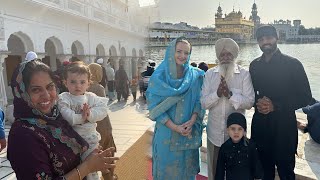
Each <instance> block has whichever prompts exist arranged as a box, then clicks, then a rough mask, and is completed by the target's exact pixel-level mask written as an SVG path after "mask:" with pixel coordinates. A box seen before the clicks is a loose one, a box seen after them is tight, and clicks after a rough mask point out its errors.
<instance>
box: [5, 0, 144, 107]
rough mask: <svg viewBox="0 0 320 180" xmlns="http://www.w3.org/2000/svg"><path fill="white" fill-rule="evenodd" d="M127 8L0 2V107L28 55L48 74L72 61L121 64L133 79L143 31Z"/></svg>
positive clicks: (100, 2) (104, 0)
mask: <svg viewBox="0 0 320 180" xmlns="http://www.w3.org/2000/svg"><path fill="white" fill-rule="evenodd" d="M135 1H136V2H138V0H135ZM129 8H130V7H129V6H128V0H1V1H0V107H5V106H6V105H7V100H8V99H10V98H12V94H11V88H10V86H9V85H10V81H11V75H12V73H13V71H14V68H15V67H16V65H17V64H18V63H20V62H21V60H22V59H24V58H25V54H26V53H27V52H28V51H35V52H36V53H37V54H38V57H39V58H41V59H42V60H43V62H45V63H46V64H48V65H49V66H50V67H51V68H52V70H56V69H57V68H58V67H59V66H60V65H61V62H63V61H64V60H66V59H69V58H71V57H72V56H76V57H78V58H80V59H82V60H83V61H85V62H86V63H90V62H94V61H95V60H96V59H97V58H103V59H104V62H105V63H106V61H107V60H108V59H109V58H111V59H112V63H113V65H114V67H115V69H118V68H119V63H120V62H121V63H123V64H124V66H125V69H126V71H127V73H128V76H129V77H130V78H132V77H133V76H135V75H137V73H138V64H139V63H140V62H138V61H139V60H140V61H141V60H142V59H143V57H144V55H145V50H144V45H145V42H144V40H145V37H146V36H147V29H146V27H144V26H140V25H139V24H137V23H136V22H135V21H134V16H132V15H131V14H130V9H129ZM135 8H136V7H135ZM135 11H136V9H135ZM137 22H138V21H137Z"/></svg>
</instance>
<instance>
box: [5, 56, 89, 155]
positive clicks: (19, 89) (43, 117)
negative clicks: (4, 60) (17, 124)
mask: <svg viewBox="0 0 320 180" xmlns="http://www.w3.org/2000/svg"><path fill="white" fill-rule="evenodd" d="M37 67H43V69H41V68H39V69H37ZM26 68H29V69H33V70H35V69H37V70H38V71H44V72H48V73H49V74H50V75H51V77H52V78H53V73H52V72H51V70H50V68H49V67H47V65H46V64H44V63H43V62H41V61H38V60H31V61H24V62H22V63H20V64H19V66H18V67H17V68H16V70H15V72H14V73H13V76H12V79H11V88H12V94H13V96H14V99H13V105H14V113H13V114H14V117H15V119H16V121H24V122H28V123H29V124H32V125H33V126H37V127H39V128H42V129H46V130H47V131H48V132H50V133H51V134H52V136H53V137H54V138H56V139H59V140H60V142H62V143H64V144H66V145H67V146H68V147H70V148H71V149H72V151H73V152H74V153H75V154H78V153H82V152H84V151H85V150H86V149H87V148H88V147H89V145H88V143H87V142H86V141H85V140H84V139H83V138H82V137H81V136H80V135H79V134H78V133H77V132H75V131H74V130H73V128H72V127H71V126H70V125H69V124H68V122H67V121H65V120H64V119H63V117H62V116H61V114H60V113H59V110H58V108H57V106H56V105H54V106H53V107H52V111H51V113H50V114H43V113H42V112H41V111H39V110H38V109H36V108H35V107H34V106H33V105H32V102H31V99H30V96H29V94H28V92H27V87H26V85H25V84H26V82H24V81H25V80H26V79H28V78H26V77H27V76H32V74H28V75H27V74H24V70H25V69H26ZM44 69H45V70H44Z"/></svg>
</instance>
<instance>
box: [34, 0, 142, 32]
mask: <svg viewBox="0 0 320 180" xmlns="http://www.w3.org/2000/svg"><path fill="white" fill-rule="evenodd" d="M29 2H34V3H37V4H42V5H44V6H47V7H49V8H52V9H58V10H59V11H64V12H66V13H70V14H75V15H78V16H81V17H84V18H87V19H91V20H95V21H99V22H101V23H104V24H106V25H109V26H112V27H115V28H118V29H122V30H126V31H129V32H133V33H137V34H143V35H145V34H147V29H146V27H137V25H135V24H132V22H130V18H129V13H128V12H126V7H127V5H126V4H125V3H124V2H123V1H122V0H119V2H118V3H112V1H110V0H29ZM132 27H136V28H132Z"/></svg>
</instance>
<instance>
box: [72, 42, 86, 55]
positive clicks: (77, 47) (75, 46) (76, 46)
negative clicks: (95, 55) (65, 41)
mask: <svg viewBox="0 0 320 180" xmlns="http://www.w3.org/2000/svg"><path fill="white" fill-rule="evenodd" d="M71 53H72V54H73V56H74V57H77V58H80V56H82V55H84V48H83V45H82V43H81V42H80V41H78V40H77V41H74V42H73V43H72V46H71Z"/></svg>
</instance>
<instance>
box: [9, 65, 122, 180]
mask: <svg viewBox="0 0 320 180" xmlns="http://www.w3.org/2000/svg"><path fill="white" fill-rule="evenodd" d="M11 86H12V93H13V95H14V102H13V104H14V117H15V119H16V120H15V122H14V123H13V125H12V127H11V130H10V133H9V137H8V159H9V161H10V163H11V165H12V168H13V170H14V171H15V173H16V177H17V179H22V180H24V179H68V180H73V179H74V180H78V179H82V178H84V177H85V176H87V175H88V174H89V173H92V172H96V171H102V172H105V171H107V172H108V171H109V170H108V169H109V168H114V167H115V165H114V164H112V162H113V161H114V160H115V159H117V158H114V157H111V154H112V153H113V151H114V148H109V149H106V150H102V151H99V149H96V150H94V151H93V152H92V153H91V154H90V155H89V156H88V157H87V158H86V159H85V160H84V161H83V162H81V163H80V154H82V153H83V152H85V151H86V150H87V149H88V143H87V142H86V141H85V140H84V139H83V138H82V137H81V136H79V134H78V133H76V132H75V131H74V130H73V128H72V127H71V126H70V125H69V124H68V122H67V121H65V120H64V118H63V117H62V116H61V114H60V112H59V109H58V108H57V106H56V100H57V98H58V95H57V89H56V86H55V83H54V82H53V73H52V71H51V69H50V68H49V67H48V66H47V65H45V64H44V63H42V62H41V61H38V60H31V61H24V62H22V63H21V64H20V65H19V66H18V69H17V71H15V73H14V75H13V77H12V82H11Z"/></svg>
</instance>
